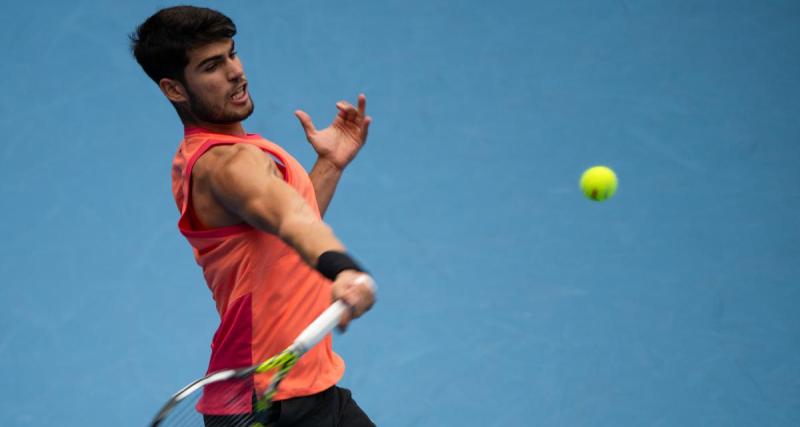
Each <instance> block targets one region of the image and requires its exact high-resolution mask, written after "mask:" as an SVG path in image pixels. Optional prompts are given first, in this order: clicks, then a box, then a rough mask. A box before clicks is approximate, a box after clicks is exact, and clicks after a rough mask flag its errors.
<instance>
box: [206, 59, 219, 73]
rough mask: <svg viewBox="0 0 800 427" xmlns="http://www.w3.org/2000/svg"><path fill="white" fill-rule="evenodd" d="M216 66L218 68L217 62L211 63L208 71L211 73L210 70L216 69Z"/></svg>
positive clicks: (207, 68)
mask: <svg viewBox="0 0 800 427" xmlns="http://www.w3.org/2000/svg"><path fill="white" fill-rule="evenodd" d="M216 68H217V63H216V62H215V63H213V64H211V65H209V66H208V67H206V72H207V73H210V72H212V71H214V70H215V69H216Z"/></svg>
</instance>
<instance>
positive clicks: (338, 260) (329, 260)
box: [317, 251, 364, 280]
mask: <svg viewBox="0 0 800 427" xmlns="http://www.w3.org/2000/svg"><path fill="white" fill-rule="evenodd" d="M344 270H356V271H364V270H363V269H362V268H361V266H359V265H358V264H356V262H355V261H354V260H353V258H350V256H349V255H347V254H346V253H344V252H338V251H327V252H324V253H323V254H322V255H320V256H319V258H317V271H319V272H320V273H322V275H323V276H325V277H327V278H328V279H330V280H336V276H338V275H339V273H341V272H342V271H344Z"/></svg>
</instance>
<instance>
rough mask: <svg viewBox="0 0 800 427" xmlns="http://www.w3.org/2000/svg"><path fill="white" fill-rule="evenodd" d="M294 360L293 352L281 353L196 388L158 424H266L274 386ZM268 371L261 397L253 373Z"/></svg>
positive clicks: (258, 426)
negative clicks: (238, 374)
mask: <svg viewBox="0 0 800 427" xmlns="http://www.w3.org/2000/svg"><path fill="white" fill-rule="evenodd" d="M297 360H298V355H296V354H294V353H282V354H279V355H277V356H275V357H272V358H270V359H268V360H266V361H265V362H264V363H262V364H261V365H259V366H258V367H257V368H256V369H254V370H251V371H250V372H249V374H248V375H247V376H246V377H245V378H237V379H228V380H222V381H217V382H213V383H210V384H207V385H205V386H204V387H201V388H198V389H197V390H195V391H193V392H192V393H191V394H189V395H188V396H185V397H183V398H182V399H180V400H179V401H177V403H175V406H174V407H172V409H171V410H170V411H169V412H168V413H167V414H166V416H165V417H164V418H163V419H162V420H161V421H160V422H159V423H158V426H159V427H162V426H163V427H195V426H197V427H267V426H268V425H269V423H268V422H267V420H266V418H267V417H268V415H269V413H268V411H269V409H270V408H271V407H272V399H273V398H274V397H275V394H276V392H277V387H278V385H279V384H280V382H281V381H282V380H283V378H284V377H286V375H287V374H288V372H289V371H290V370H291V368H292V367H293V366H294V365H295V364H296V363H297ZM269 373H272V377H271V378H270V383H269V387H268V388H267V390H266V391H265V392H264V394H263V395H262V396H257V395H256V394H255V392H254V379H253V375H254V374H259V375H265V374H269ZM203 412H204V413H206V414H208V413H214V415H204V414H203ZM220 412H221V413H222V414H225V415H222V414H219V413H220Z"/></svg>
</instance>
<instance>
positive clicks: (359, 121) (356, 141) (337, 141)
mask: <svg viewBox="0 0 800 427" xmlns="http://www.w3.org/2000/svg"><path fill="white" fill-rule="evenodd" d="M336 108H337V109H339V113H338V114H336V117H334V119H333V122H331V124H330V126H328V127H327V128H325V129H322V130H317V129H316V128H315V127H314V123H313V122H312V121H311V117H310V116H309V115H308V114H306V112H305V111H302V110H297V111H295V113H294V114H295V116H297V119H298V120H300V124H301V125H302V126H303V130H304V131H305V133H306V139H308V142H309V143H310V144H311V146H312V147H313V148H314V151H316V152H317V156H318V157H319V159H321V160H326V161H328V162H330V163H331V164H332V165H333V166H335V167H337V168H339V169H344V168H345V167H346V166H347V165H348V164H349V163H350V162H351V161H352V160H353V158H355V157H356V154H358V151H359V150H361V147H363V146H364V144H365V143H366V142H367V132H368V131H369V124H370V123H371V122H372V118H371V117H369V116H367V112H366V111H367V97H366V96H365V95H364V94H363V93H362V94H359V95H358V107H357V108H356V107H355V106H353V105H352V104H350V103H349V102H347V101H339V102H337V103H336Z"/></svg>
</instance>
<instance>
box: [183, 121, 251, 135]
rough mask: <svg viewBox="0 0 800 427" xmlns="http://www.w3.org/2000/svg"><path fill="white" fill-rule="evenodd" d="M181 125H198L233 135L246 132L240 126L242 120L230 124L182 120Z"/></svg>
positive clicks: (215, 131) (212, 130)
mask: <svg viewBox="0 0 800 427" xmlns="http://www.w3.org/2000/svg"><path fill="white" fill-rule="evenodd" d="M183 125H184V126H185V127H199V128H203V129H206V130H210V131H211V132H214V133H221V134H225V135H235V136H246V135H247V132H245V131H244V126H242V122H236V123H231V124H222V123H207V122H203V121H199V120H198V121H196V122H194V121H192V122H189V121H184V123H183Z"/></svg>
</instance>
